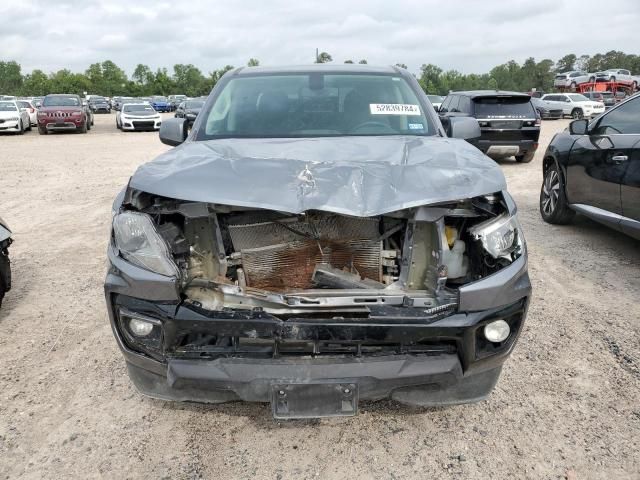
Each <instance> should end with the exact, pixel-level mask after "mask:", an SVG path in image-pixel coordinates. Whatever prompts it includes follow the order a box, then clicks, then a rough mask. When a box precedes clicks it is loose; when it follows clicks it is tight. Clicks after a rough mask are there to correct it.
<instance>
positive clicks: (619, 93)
mask: <svg viewBox="0 0 640 480" xmlns="http://www.w3.org/2000/svg"><path fill="white" fill-rule="evenodd" d="M613 96H614V98H615V101H616V103H620V102H622V101H623V100H625V99H626V98H627V97H628V95H627V93H626V92H625V91H624V90H618V91H616V92H615V93H614V94H613Z"/></svg>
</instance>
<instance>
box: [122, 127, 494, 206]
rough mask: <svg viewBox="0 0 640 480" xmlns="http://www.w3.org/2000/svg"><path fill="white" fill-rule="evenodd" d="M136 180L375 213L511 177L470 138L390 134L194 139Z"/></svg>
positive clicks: (252, 202) (202, 195) (211, 195)
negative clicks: (504, 173)
mask: <svg viewBox="0 0 640 480" xmlns="http://www.w3.org/2000/svg"><path fill="white" fill-rule="evenodd" d="M129 186H130V188H133V189H136V190H141V191H144V192H148V193H152V194H156V195H161V196H165V197H170V198H175V199H180V200H187V201H198V202H207V203H217V204H223V205H234V206H241V207H250V208H263V209H270V210H278V211H284V212H289V213H302V212H304V211H307V210H323V211H329V212H335V213H340V214H344V215H353V216H360V217H366V216H374V215H380V214H384V213H388V212H393V211H397V210H402V209H406V208H411V207H416V206H420V205H428V204H434V203H439V202H446V201H453V200H458V199H463V198H471V197H475V196H478V195H483V194H489V193H495V192H498V191H502V190H505V189H506V182H505V179H504V175H503V174H502V171H501V169H500V167H499V166H498V165H497V164H496V163H495V162H494V161H493V160H491V159H489V158H488V157H486V156H485V155H484V154H482V152H480V151H479V150H478V149H476V148H475V147H473V146H471V145H470V144H468V143H467V142H466V141H464V140H455V139H449V138H442V137H417V136H389V137H324V138H314V139H309V138H300V139H223V140H211V141H202V142H193V141H188V142H186V143H184V144H182V145H181V146H179V147H176V148H175V149H172V150H170V151H168V152H167V153H165V154H163V155H161V156H159V157H158V158H157V159H156V160H154V161H152V162H150V163H147V164H145V165H142V166H141V167H139V168H138V170H137V171H136V173H135V174H134V175H133V177H132V178H131V181H130V184H129Z"/></svg>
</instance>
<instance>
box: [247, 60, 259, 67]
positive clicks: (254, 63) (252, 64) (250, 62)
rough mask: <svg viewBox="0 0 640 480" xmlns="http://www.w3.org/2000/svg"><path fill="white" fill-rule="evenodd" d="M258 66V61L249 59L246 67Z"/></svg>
mask: <svg viewBox="0 0 640 480" xmlns="http://www.w3.org/2000/svg"><path fill="white" fill-rule="evenodd" d="M259 65H260V60H258V59H257V58H250V59H249V61H248V62H247V67H257V66H259Z"/></svg>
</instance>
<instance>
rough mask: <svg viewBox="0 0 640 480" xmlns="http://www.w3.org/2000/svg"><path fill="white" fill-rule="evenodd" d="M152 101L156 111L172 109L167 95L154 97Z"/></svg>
mask: <svg viewBox="0 0 640 480" xmlns="http://www.w3.org/2000/svg"><path fill="white" fill-rule="evenodd" d="M150 103H151V106H152V107H153V108H154V109H155V110H156V112H169V111H171V106H170V105H169V102H168V101H167V97H152V98H151V102H150Z"/></svg>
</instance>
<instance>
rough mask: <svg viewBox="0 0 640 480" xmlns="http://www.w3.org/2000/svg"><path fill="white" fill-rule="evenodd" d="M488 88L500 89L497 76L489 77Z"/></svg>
mask: <svg viewBox="0 0 640 480" xmlns="http://www.w3.org/2000/svg"><path fill="white" fill-rule="evenodd" d="M487 88H488V89H489V90H497V89H498V81H497V80H496V79H495V78H493V77H491V78H490V79H489V81H488V82H487Z"/></svg>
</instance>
